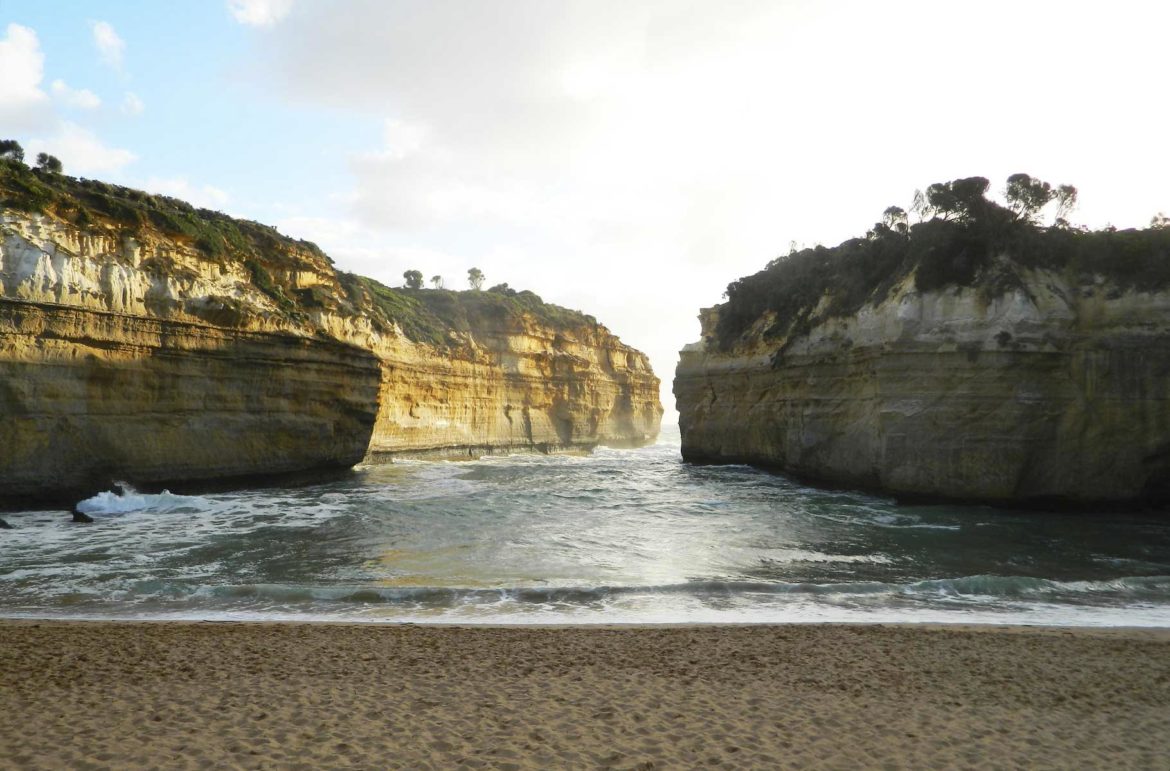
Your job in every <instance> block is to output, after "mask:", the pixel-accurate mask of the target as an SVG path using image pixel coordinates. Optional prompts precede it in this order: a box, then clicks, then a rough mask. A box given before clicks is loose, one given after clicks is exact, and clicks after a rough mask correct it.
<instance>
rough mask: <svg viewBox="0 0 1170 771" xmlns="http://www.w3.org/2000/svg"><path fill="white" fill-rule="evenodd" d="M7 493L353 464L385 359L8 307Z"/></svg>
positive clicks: (306, 343)
mask: <svg viewBox="0 0 1170 771" xmlns="http://www.w3.org/2000/svg"><path fill="white" fill-rule="evenodd" d="M0 351H2V352H3V356H2V357H0V415H3V420H0V480H3V482H2V488H3V493H4V494H5V495H6V496H8V497H14V498H21V497H28V498H43V497H58V496H61V497H68V496H77V495H82V494H86V493H92V492H93V491H95V490H99V489H105V488H108V487H109V485H110V483H111V482H112V481H113V480H119V479H129V480H132V481H133V482H135V483H162V482H171V481H191V480H209V479H224V478H233V477H245V476H259V475H271V474H281V473H288V472H294V471H304V470H307V469H326V468H345V467H349V466H352V465H353V464H355V463H357V462H358V461H360V460H361V459H362V457H363V455H364V454H365V451H366V446H367V443H368V441H369V437H370V433H371V431H372V429H373V426H374V419H375V417H376V412H377V407H376V405H377V395H378V385H379V380H380V368H379V364H378V360H377V359H376V358H375V357H374V356H373V355H372V354H371V353H369V352H368V351H364V350H362V349H360V348H356V347H354V346H351V345H346V344H344V343H339V342H337V341H333V340H318V339H311V338H300V337H294V336H291V335H281V334H275V333H263V332H247V331H241V330H230V329H224V328H219V327H213V326H209V325H198V324H192V323H186V322H176V321H166V320H160V319H152V318H146V317H141V316H131V315H127V314H118V313H109V312H102V311H92V310H88V309H82V308H69V307H63V306H53V305H46V304H35V303H27V302H14V301H9V300H0Z"/></svg>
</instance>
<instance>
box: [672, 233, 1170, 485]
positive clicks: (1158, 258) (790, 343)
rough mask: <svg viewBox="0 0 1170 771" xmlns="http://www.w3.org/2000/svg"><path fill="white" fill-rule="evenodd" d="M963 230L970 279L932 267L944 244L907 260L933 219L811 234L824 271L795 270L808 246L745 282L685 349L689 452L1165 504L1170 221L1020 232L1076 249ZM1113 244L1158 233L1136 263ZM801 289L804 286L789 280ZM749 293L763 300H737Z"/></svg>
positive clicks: (711, 458)
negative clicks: (1009, 242) (859, 260)
mask: <svg viewBox="0 0 1170 771" xmlns="http://www.w3.org/2000/svg"><path fill="white" fill-rule="evenodd" d="M945 227H946V228H948V229H951V230H956V229H958V228H966V227H967V225H966V224H963V223H960V224H955V223H945ZM1028 227H1031V226H1030V225H1029V226H1028ZM961 235H964V236H965V237H967V238H968V240H966V241H964V242H963V248H964V249H965V250H966V251H964V252H959V253H958V254H961V255H965V257H964V259H967V258H969V257H970V255H971V254H976V255H977V256H978V257H979V259H980V260H981V261H982V262H981V263H980V264H978V265H976V266H975V267H974V268H970V266H968V265H966V264H962V265H961V266H962V267H963V269H964V270H966V271H967V273H966V274H965V275H966V278H963V277H960V278H958V279H954V278H952V279H949V280H941V281H940V280H937V279H936V278H931V279H930V280H928V281H927V280H924V279H923V276H924V274H926V273H927V272H928V271H932V270H933V271H935V274H936V275H943V274H945V270H944V271H943V273H939V272H938V270H936V268H937V266H932V265H930V264H929V263H928V262H926V261H925V260H927V259H944V260H951V259H952V255H950V254H947V253H946V252H945V250H940V249H939V248H938V247H937V241H936V242H935V243H933V244H931V249H930V250H925V251H924V254H925V255H926V257H925V258H923V259H914V258H913V253H912V251H911V249H912V247H911V245H910V243H909V242H911V241H913V239H915V238H919V239H920V240H928V239H930V238H931V237H932V236H931V232H930V231H924V232H910V233H902V234H900V235H898V234H889V233H887V234H885V236H881V235H880V234H879V236H878V237H874V236H872V235H871V238H870V239H869V241H868V242H865V243H862V242H860V241H859V242H856V243H848V244H845V245H842V247H839V248H838V250H837V251H834V250H825V249H819V251H817V250H809V254H808V259H807V262H808V264H809V265H811V266H813V268H814V270H811V271H809V272H807V273H801V271H802V270H803V267H802V266H801V264H800V262H801V260H802V259H803V258H804V255H796V256H795V259H794V265H785V264H784V260H779V261H777V262H776V263H774V264H773V265H772V266H770V268H769V271H770V273H769V275H768V276H765V275H764V274H763V273H761V274H757V276H755V277H750V278H749V279H743V280H741V282H737V283H736V284H733V285H732V287H731V288H730V292H731V295H732V301H730V302H729V303H726V304H724V305H723V306H717V307H715V308H710V309H706V310H705V311H704V312H703V314H702V315H701V317H700V318H701V321H702V326H703V338H702V340H701V341H699V342H698V343H695V344H692V345H689V346H687V347H686V348H685V349H684V350H683V351H682V353H681V359H680V362H679V365H678V369H677V373H676V376H675V381H674V393H675V396H676V397H677V402H678V410H679V413H680V428H681V432H682V441H683V446H682V451H683V455H684V457H685V458H686V459H688V460H694V461H704V462H746V463H754V464H760V465H765V466H769V467H774V468H779V469H781V470H784V471H787V472H789V473H792V474H794V475H796V476H799V477H802V478H806V479H809V480H813V481H822V482H827V483H831V484H835V485H844V486H855V487H861V488H868V489H873V490H878V491H884V492H889V493H894V494H897V495H902V496H909V497H928V498H951V499H964V500H979V501H986V502H991V503H996V504H1007V505H1010V504H1019V503H1043V504H1048V505H1085V504H1100V503H1108V502H1112V503H1128V504H1132V503H1155V504H1162V503H1165V502H1167V501H1168V500H1170V286H1167V283H1166V282H1165V281H1164V280H1163V277H1162V276H1161V274H1154V273H1152V271H1163V272H1164V270H1163V267H1162V263H1163V261H1164V260H1165V258H1166V257H1167V256H1168V255H1167V254H1166V253H1165V246H1164V242H1170V238H1164V237H1163V236H1164V235H1170V233H1167V234H1160V233H1152V234H1151V233H1149V232H1148V231H1147V232H1146V235H1142V234H1141V233H1140V232H1139V233H1138V234H1137V235H1135V234H1133V233H1129V234H1122V233H1118V234H1115V235H1114V234H1107V235H1108V236H1109V237H1108V238H1105V237H1102V238H1097V237H1096V235H1093V234H1081V233H1071V234H1069V233H1065V232H1057V231H1051V232H1050V233H1040V234H1039V235H1037V236H1035V240H1033V241H1029V242H1028V243H1031V244H1039V245H1041V246H1043V245H1044V244H1045V243H1046V240H1047V241H1052V240H1055V241H1056V242H1057V245H1058V246H1059V247H1060V249H1056V250H1053V251H1052V252H1050V254H1053V255H1062V254H1068V253H1069V249H1068V248H1067V246H1068V245H1069V244H1072V245H1073V246H1077V245H1084V246H1085V247H1086V248H1085V250H1084V252H1083V254H1081V255H1080V256H1077V253H1075V252H1074V253H1073V255H1074V256H1073V257H1072V258H1069V259H1064V258H1063V257H1061V258H1059V259H1058V258H1057V257H1052V258H1047V259H1039V258H1035V259H1027V255H1025V256H1024V257H1021V256H1019V253H1018V252H1017V254H1015V255H1013V254H1011V253H1010V252H1005V251H1000V252H999V253H998V254H996V253H994V252H992V256H989V257H985V256H984V255H983V253H981V252H976V251H974V250H972V249H971V248H970V243H971V240H970V236H969V232H967V233H961ZM883 237H884V238H887V239H888V240H889V242H888V243H887V244H885V245H881V244H879V243H878V242H879V241H880V240H881V238H883ZM1029 237H1030V238H1031V237H1032V236H1029ZM1119 241H1120V242H1121V243H1122V244H1123V246H1127V248H1128V247H1129V246H1132V245H1133V244H1139V245H1147V246H1143V248H1144V251H1141V250H1137V249H1134V248H1128V251H1127V252H1126V254H1127V255H1128V261H1127V262H1124V263H1123V262H1121V260H1119V259H1117V257H1116V255H1117V254H1118V252H1107V253H1106V254H1105V255H1104V257H1105V258H1106V259H1105V260H1104V261H1102V255H1100V254H1098V253H1097V252H1096V251H1094V250H1099V249H1103V248H1107V247H1109V245H1110V244H1115V243H1117V242H1119ZM1148 244H1154V248H1152V249H1151V248H1149V247H1148ZM996 245H998V246H999V247H1003V244H1002V243H1001V242H996ZM883 249H884V250H887V251H889V253H890V255H891V256H890V257H889V258H888V260H889V261H888V262H887V264H886V265H885V266H884V267H882V266H881V265H880V264H879V270H877V271H876V272H875V273H874V275H875V277H880V280H875V281H874V282H872V283H871V284H870V285H868V286H867V287H864V288H863V289H861V290H860V291H858V292H854V293H853V297H852V299H850V298H845V299H843V295H844V294H846V293H848V292H849V291H850V289H849V288H848V287H847V288H846V289H844V290H842V289H841V288H840V287H842V286H844V285H845V284H846V282H848V281H849V280H850V279H849V277H848V276H847V275H846V273H847V271H848V270H851V269H855V270H858V271H864V270H872V269H873V268H872V265H873V261H872V260H871V261H869V262H866V263H865V264H864V265H863V266H861V267H853V266H852V263H850V262H849V260H852V259H853V255H856V254H862V255H863V256H865V257H869V258H873V257H874V255H875V254H876V255H878V256H879V257H880V254H881V251H880V250H883ZM849 250H853V253H852V255H851V254H845V255H844V256H842V255H843V253H844V252H849ZM1028 254H1030V255H1033V256H1034V255H1035V254H1036V252H1034V251H1033V252H1031V253H1028ZM908 255H909V257H908ZM838 258H840V259H842V260H843V262H842V263H841V265H840V266H838V265H837V264H836V263H835V262H834V260H837V259H838ZM1029 263H1030V264H1029ZM953 264H955V263H944V265H943V268H945V269H951V268H952V266H953ZM838 267H839V268H840V269H841V273H840V274H839V275H835V274H834V272H835V271H836V270H837V269H838ZM1151 276H1153V277H1152V278H1151ZM768 282H770V283H768ZM802 282H803V283H802ZM810 285H811V287H810ZM765 286H770V287H771V288H770V289H768V291H763V287H765ZM806 289H807V298H808V299H804V298H800V299H798V300H795V301H794V300H792V298H791V296H781V295H784V293H785V292H786V291H788V292H792V293H795V292H800V291H805V290H806ZM737 291H745V292H755V293H757V294H756V295H753V296H756V297H757V299H756V300H752V301H751V302H752V303H754V304H753V305H750V306H749V307H748V308H746V309H745V307H744V303H743V296H742V295H741V297H740V298H738V299H739V304H738V305H736V300H737V298H735V294H736V292H737ZM859 297H860V298H861V299H860V300H858V299H857V298H859ZM728 314H738V316H737V317H736V318H735V319H733V320H732V321H730V322H729V321H728V318H727V317H728Z"/></svg>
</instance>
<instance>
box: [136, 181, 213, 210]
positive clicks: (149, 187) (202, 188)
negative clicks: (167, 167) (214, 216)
mask: <svg viewBox="0 0 1170 771" xmlns="http://www.w3.org/2000/svg"><path fill="white" fill-rule="evenodd" d="M138 184H139V185H141V187H142V189H143V190H145V191H147V192H149V193H155V194H156V195H169V196H171V197H172V198H178V199H179V200H181V201H186V202H187V203H190V204H192V205H193V206H198V207H201V208H204V209H222V208H223V207H224V206H225V205H226V204H227V203H228V201H230V200H231V196H229V195H228V194H227V193H226V192H225V191H223V190H220V189H219V188H218V187H213V186H212V185H199V186H196V185H193V184H191V182H190V180H188V179H187V178H186V177H150V178H149V179H147V180H145V181H144V182H140V183H138Z"/></svg>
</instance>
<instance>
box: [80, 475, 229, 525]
mask: <svg viewBox="0 0 1170 771" xmlns="http://www.w3.org/2000/svg"><path fill="white" fill-rule="evenodd" d="M114 487H115V489H113V490H103V491H102V492H100V493H98V494H97V495H95V496H93V497H92V498H86V499H85V500H84V501H80V502H78V504H77V506H76V507H75V508H76V509H77V510H78V511H80V512H81V513H82V514H88V515H89V516H91V517H104V516H109V515H112V514H128V513H130V512H132V511H159V512H163V511H174V510H175V509H194V510H199V509H203V508H206V501H205V500H204V499H203V498H200V497H199V496H194V495H176V494H174V493H172V492H171V491H170V490H163V491H162V492H161V493H158V494H150V493H140V492H138V491H137V490H135V489H134V488H133V487H131V486H130V485H128V484H127V483H125V482H118V483H116V484H115V485H114Z"/></svg>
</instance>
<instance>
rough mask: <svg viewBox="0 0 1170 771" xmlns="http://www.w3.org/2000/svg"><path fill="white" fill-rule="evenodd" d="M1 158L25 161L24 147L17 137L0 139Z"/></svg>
mask: <svg viewBox="0 0 1170 771" xmlns="http://www.w3.org/2000/svg"><path fill="white" fill-rule="evenodd" d="M0 158H8V159H10V160H13V161H17V162H19V163H24V148H23V147H21V146H20V142H17V141H16V140H15V139H0Z"/></svg>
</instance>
